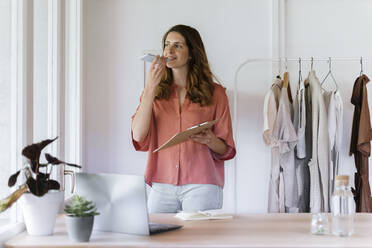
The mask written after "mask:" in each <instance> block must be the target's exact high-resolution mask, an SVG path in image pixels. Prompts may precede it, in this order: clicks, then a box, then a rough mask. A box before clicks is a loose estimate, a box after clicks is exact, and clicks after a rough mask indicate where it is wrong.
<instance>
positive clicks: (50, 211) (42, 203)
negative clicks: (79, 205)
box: [20, 190, 64, 235]
mask: <svg viewBox="0 0 372 248" xmlns="http://www.w3.org/2000/svg"><path fill="white" fill-rule="evenodd" d="M63 198H64V192H63V191H60V190H50V191H49V192H48V193H47V194H45V195H43V196H42V197H38V196H35V195H33V194H31V193H25V194H23V195H22V197H21V199H20V200H21V206H22V210H23V218H24V221H25V225H26V229H27V232H28V234H29V235H52V234H53V231H54V225H55V223H56V218H57V214H58V210H59V208H60V205H61V204H62V202H63Z"/></svg>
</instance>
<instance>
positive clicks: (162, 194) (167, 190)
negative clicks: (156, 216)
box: [148, 183, 223, 213]
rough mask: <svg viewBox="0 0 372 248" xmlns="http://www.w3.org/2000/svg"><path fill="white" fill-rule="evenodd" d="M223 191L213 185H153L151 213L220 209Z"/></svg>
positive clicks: (149, 207) (149, 201) (149, 206)
mask: <svg viewBox="0 0 372 248" xmlns="http://www.w3.org/2000/svg"><path fill="white" fill-rule="evenodd" d="M222 202H223V190H222V188H221V187H220V186H217V185H213V184H186V185H181V186H176V185H172V184H166V183H153V184H152V189H151V191H150V195H149V199H148V209H149V212H150V213H177V212H179V211H185V212H197V211H199V210H208V209H220V208H222Z"/></svg>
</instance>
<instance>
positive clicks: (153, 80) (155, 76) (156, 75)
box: [145, 55, 167, 92]
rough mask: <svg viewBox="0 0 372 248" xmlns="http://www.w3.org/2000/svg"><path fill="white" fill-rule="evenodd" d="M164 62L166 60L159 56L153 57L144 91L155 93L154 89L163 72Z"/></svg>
mask: <svg viewBox="0 0 372 248" xmlns="http://www.w3.org/2000/svg"><path fill="white" fill-rule="evenodd" d="M166 61H167V58H166V57H164V56H161V57H160V56H159V55H157V56H156V57H155V59H154V61H153V62H152V63H151V66H150V69H149V73H148V77H147V81H146V86H145V90H147V91H150V92H155V89H156V87H157V86H158V84H159V83H160V81H161V77H162V75H163V72H164V70H165V65H166Z"/></svg>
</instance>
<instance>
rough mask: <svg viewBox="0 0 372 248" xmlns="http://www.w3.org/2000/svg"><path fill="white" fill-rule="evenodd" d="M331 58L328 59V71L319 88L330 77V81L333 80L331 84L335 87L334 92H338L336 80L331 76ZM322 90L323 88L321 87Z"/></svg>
mask: <svg viewBox="0 0 372 248" xmlns="http://www.w3.org/2000/svg"><path fill="white" fill-rule="evenodd" d="M331 62H332V61H331V57H329V58H328V67H329V71H328V73H327V75H326V76H325V78H324V79H323V81H322V83H321V84H320V86H322V85H323V84H324V82H325V81H326V80H327V78H328V76H331V78H332V80H333V83H334V84H335V86H336V91H337V90H338V84H337V82H336V79H335V77H334V76H333V74H332V64H331ZM322 88H323V87H322ZM323 89H324V88H323Z"/></svg>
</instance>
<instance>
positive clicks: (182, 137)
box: [153, 119, 218, 153]
mask: <svg viewBox="0 0 372 248" xmlns="http://www.w3.org/2000/svg"><path fill="white" fill-rule="evenodd" d="M217 121H218V119H217V120H213V121H207V122H203V123H200V124H199V125H196V126H192V127H189V128H188V129H186V130H185V131H182V132H179V133H176V134H175V135H174V136H173V137H172V138H170V139H169V140H168V141H167V142H165V143H164V144H162V145H161V146H160V147H158V148H157V149H156V150H154V151H153V153H155V152H158V151H160V150H163V149H165V148H168V147H171V146H174V145H178V144H180V143H182V142H185V141H187V140H188V139H189V137H190V136H191V135H194V134H197V133H200V132H201V131H203V130H205V129H208V128H211V127H212V126H213V125H214V124H216V123H217Z"/></svg>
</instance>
